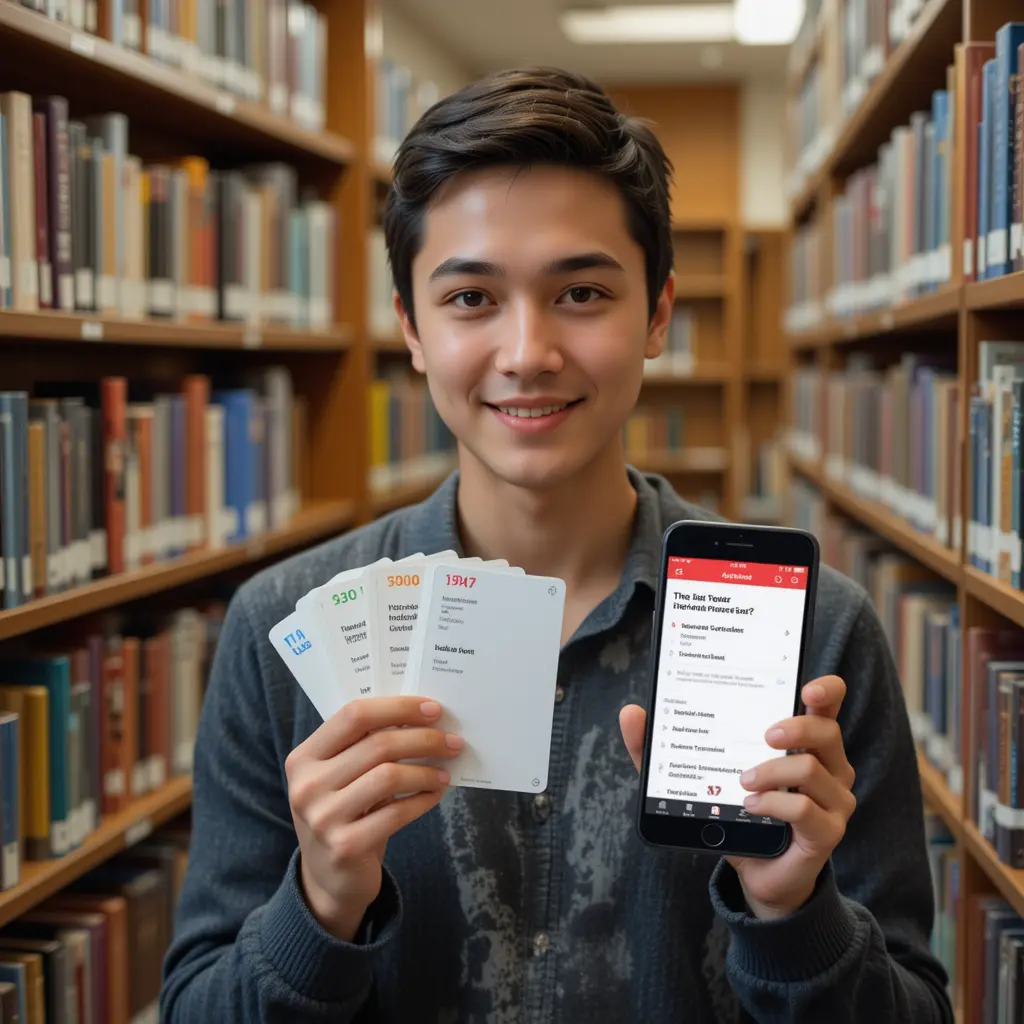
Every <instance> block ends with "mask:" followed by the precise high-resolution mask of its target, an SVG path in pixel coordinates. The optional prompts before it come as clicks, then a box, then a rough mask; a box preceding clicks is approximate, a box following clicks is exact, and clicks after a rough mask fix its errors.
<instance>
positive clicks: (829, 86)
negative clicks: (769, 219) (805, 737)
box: [784, 0, 1024, 1020]
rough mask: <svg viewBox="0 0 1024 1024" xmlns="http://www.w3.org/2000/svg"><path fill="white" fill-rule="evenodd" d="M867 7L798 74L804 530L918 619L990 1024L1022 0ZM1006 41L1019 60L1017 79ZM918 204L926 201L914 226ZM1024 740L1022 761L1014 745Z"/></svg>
mask: <svg viewBox="0 0 1024 1024" xmlns="http://www.w3.org/2000/svg"><path fill="white" fill-rule="evenodd" d="M858 8H859V10H858V11H857V12H855V13H854V14H853V19H854V21H855V22H856V24H855V25H854V24H853V23H852V22H850V21H844V4H842V3H840V2H833V0H822V2H820V3H817V4H811V5H809V15H808V18H807V20H806V22H805V24H804V26H803V28H802V30H801V33H800V37H799V39H798V41H797V43H796V45H795V46H794V47H793V50H792V53H791V60H790V69H789V77H788V83H789V84H788V103H789V114H790V122H789V123H790V156H789V164H790V166H791V168H792V170H791V173H790V177H789V183H788V185H789V188H788V191H789V201H790V225H789V230H788V236H787V240H786V255H785V262H786V268H787V283H786V300H785V301H786V309H785V313H784V333H785V336H786V343H787V348H788V350H789V353H790V357H791V364H790V367H791V369H790V378H789V396H788V400H789V426H788V430H789V433H788V444H787V449H788V450H787V461H788V466H789V472H790V491H789V493H788V495H787V502H786V518H787V520H788V521H791V522H795V523H798V524H799V525H802V526H804V527H808V528H812V529H814V530H815V531H816V532H818V534H819V537H821V538H822V541H823V556H825V555H829V556H832V558H833V564H836V566H837V568H840V569H841V570H843V571H847V572H849V573H850V574H851V575H854V576H855V577H856V578H859V579H860V580H861V582H864V583H865V585H866V586H868V589H869V592H870V593H871V594H872V597H876V598H881V599H882V603H883V604H885V602H891V607H897V608H899V609H900V611H899V613H898V614H899V615H902V616H907V615H909V616H910V619H909V620H908V619H907V618H904V619H903V620H902V625H900V624H897V625H895V626H894V625H893V622H894V620H893V619H892V618H891V616H890V617H889V618H888V619H887V618H886V617H885V616H886V615H889V612H886V611H885V610H884V609H883V610H882V611H880V614H882V616H883V624H885V625H886V626H887V628H889V629H890V639H891V640H892V641H893V645H894V654H895V656H896V658H897V664H898V665H899V666H900V670H901V676H902V677H903V678H902V682H903V685H904V689H905V691H906V693H907V702H908V709H909V710H910V713H911V718H912V724H914V726H915V739H916V740H917V742H918V762H919V769H920V777H921V782H922V789H923V793H924V799H925V803H926V805H927V807H928V809H929V810H930V811H931V812H933V813H934V814H935V815H937V817H938V818H939V819H940V820H941V821H942V823H943V824H944V826H945V828H946V830H948V836H946V837H944V838H943V839H942V840H940V841H939V843H936V842H935V840H934V837H933V836H931V835H930V837H929V842H930V853H931V854H932V857H933V860H932V869H933V871H935V870H936V864H937V863H939V861H940V860H941V859H942V856H943V855H942V854H941V852H938V851H939V850H940V848H941V844H944V843H946V842H947V841H948V840H950V839H951V840H952V843H953V847H952V850H953V852H952V855H951V860H950V861H949V863H952V864H954V865H955V868H950V867H949V866H948V864H947V866H946V867H943V868H941V869H940V870H941V871H943V872H946V874H944V875H941V876H940V877H939V879H938V881H937V883H936V884H937V890H938V891H937V928H949V927H952V928H953V930H954V931H955V935H956V939H955V942H954V943H953V947H954V949H953V952H952V953H950V951H949V949H948V948H947V949H946V950H945V953H946V954H948V955H949V956H950V962H948V963H947V967H948V969H949V970H950V975H951V979H952V986H953V993H954V996H955V1001H956V1004H957V1006H958V1008H959V1015H960V1019H962V1020H968V1019H969V1020H974V1019H979V1020H980V1019H981V1017H980V1016H977V1013H978V1012H979V1011H978V1007H979V1006H980V1005H981V1002H980V1001H981V1000H982V999H983V998H989V999H991V998H993V994H992V992H991V991H988V990H987V989H986V975H985V971H986V970H987V969H988V968H987V967H986V966H984V965H983V961H981V960H979V958H978V955H976V953H977V950H978V949H979V947H980V946H982V945H984V936H983V934H982V932H981V930H980V929H981V927H982V925H981V922H982V921H983V918H981V917H979V914H981V913H984V911H983V910H981V909H979V907H980V903H979V901H980V900H981V899H984V898H988V897H997V896H998V897H1001V898H1002V899H1004V900H1005V901H1006V902H1007V903H1008V904H1009V905H1010V907H1011V908H1012V909H1013V910H1014V911H1015V912H1016V913H1017V914H1018V915H1021V916H1022V917H1024V863H1020V864H1019V866H1014V861H1013V854H1012V852H1008V851H1007V850H1006V848H1005V846H1004V850H1003V853H1004V856H1003V857H1001V856H1000V855H999V852H998V850H997V843H998V841H999V839H1000V830H1003V833H1002V840H1003V841H1004V842H1005V841H1006V836H1007V835H1010V836H1012V835H1014V834H1015V829H1016V827H1017V825H1018V822H1017V820H1016V817H1015V815H1014V813H1013V808H1015V807H1017V806H1018V802H1017V796H1016V791H1017V782H1016V779H1015V778H1014V780H1013V784H1012V790H1011V788H1009V787H1008V788H1004V776H1005V778H1006V780H1007V781H1009V778H1010V776H1011V775H1012V769H1010V768H1009V767H1008V761H1009V755H1008V754H1007V753H1006V752H1005V751H1006V749H1007V748H1002V752H1000V751H998V750H995V749H994V748H996V747H998V746H999V744H1000V743H1001V742H1002V740H999V741H996V742H992V741H991V733H989V732H988V731H987V727H988V724H989V723H990V722H991V721H993V720H994V717H993V716H995V715H996V713H997V709H998V710H999V712H1000V713H1001V714H1005V715H1009V716H1012V713H1013V708H1014V707H1015V705H1009V706H1007V705H1005V704H998V703H996V702H998V701H999V700H1002V699H1003V698H1002V697H999V696H997V693H996V690H995V689H993V687H995V686H996V683H995V682H994V681H993V680H996V679H998V680H999V681H1003V680H1005V679H1007V678H1008V677H1006V676H1003V675H998V676H997V675H993V674H992V673H993V672H997V673H998V671H999V670H998V669H997V670H989V668H988V665H989V664H990V662H991V663H993V664H995V663H997V662H998V661H999V660H1000V658H1001V657H1003V656H1005V658H1006V659H1009V661H1010V662H1011V663H1015V660H1016V657H1017V653H1016V651H1015V649H1014V645H1015V644H1016V642H1017V640H1018V639H1020V638H1021V637H1024V589H1022V588H1021V584H1020V581H1019V573H1018V572H1017V571H1016V570H1017V569H1018V565H1017V556H1016V555H1014V554H1013V551H1014V549H1015V548H1018V547H1019V536H1020V534H1019V528H1018V526H1017V525H1016V524H1017V512H1016V508H1017V505H1018V494H1017V490H1016V487H1017V475H1015V474H1017V473H1018V470H1019V456H1018V454H1017V451H1016V449H1015V447H1014V445H1015V444H1016V439H1017V438H1018V437H1019V435H1018V434H1017V433H1014V432H1013V431H1016V430H1017V426H1016V424H1017V423H1018V416H1019V411H1020V410H1019V406H1018V396H1016V395H1015V394H1014V392H1013V386H1012V380H1013V379H1015V378H1016V377H1017V376H1019V373H1018V372H1016V370H1014V369H1013V368H1012V367H1011V368H1010V369H1008V370H1006V371H1003V370H1001V369H999V364H1000V361H1001V360H1002V359H1004V358H1005V360H1009V361H1011V362H1013V360H1014V356H1013V355H1012V354H1010V355H1006V356H1005V357H1001V356H999V355H996V354H993V353H995V352H997V350H998V348H997V346H998V344H999V343H1013V342H1017V341H1019V340H1020V339H1022V338H1024V317H1022V313H1024V272H1022V268H1020V267H1018V266H1016V265H1015V260H1014V256H1015V255H1016V253H1017V251H1018V250H1019V242H1020V239H1021V237H1024V236H1022V235H1021V228H1020V227H1019V223H1020V216H1021V215H1020V211H1019V209H1018V207H1019V202H1017V203H1016V205H1015V199H1016V197H1018V196H1019V195H1020V189H1021V185H1022V183H1024V174H1022V171H1024V163H1022V153H1021V144H1022V141H1024V135H1022V134H1021V125H1024V121H1022V120H1021V113H1022V112H1024V107H1022V106H1021V100H1022V97H1024V91H1021V90H1020V88H1019V85H1018V84H1017V82H1018V81H1019V76H1020V74H1021V73H1022V72H1024V68H1022V67H1020V66H1019V64H1018V57H1019V56H1020V54H1019V53H1018V50H1017V46H1018V43H1019V42H1020V41H1022V39H1021V38H1020V37H1018V36H1017V35H1016V34H1015V33H1016V32H1017V31H1019V29H1016V30H1013V32H1011V31H1010V30H1004V29H1003V26H1004V25H1007V24H1008V23H1011V22H1013V21H1014V19H1015V18H1019V17H1020V14H1019V8H1017V7H1016V5H1014V4H1011V3H1008V2H1001V0H925V2H923V3H917V2H915V3H905V2H901V0H889V3H888V7H887V10H886V6H885V5H882V4H874V3H872V2H871V0H868V2H867V3H864V4H860V5H858ZM858 19H859V20H858ZM847 28H852V31H853V36H850V37H845V36H844V33H845V31H846V30H847ZM997 39H1005V40H1006V41H1007V42H1009V45H1007V46H1005V48H1004V49H1005V54H1006V56H1004V58H1003V61H1004V65H1000V58H999V56H998V52H997V47H998V46H999V45H1000V44H999V43H998V42H997ZM1011 39H1012V42H1011ZM987 62H992V66H991V67H990V68H989V70H988V72H986V70H985V64H986V63H987ZM1002 66H1005V67H1007V68H1008V69H1009V70H1008V74H1007V76H1006V77H1005V79H1004V80H1000V79H999V77H998V76H999V74H1000V69H1001V67H1002ZM986 73H988V74H989V75H990V76H991V77H990V78H989V79H988V82H989V85H988V86H987V87H986V86H985V81H986V78H985V76H986ZM989 90H990V91H989ZM1004 92H1005V93H1006V95H1007V96H1008V102H1007V103H1005V104H1004V105H1003V106H1000V104H1001V103H1002V100H1001V99H1000V97H1001V96H1003V94H1004ZM1004 114H1005V119H1006V124H1005V125H1004V126H1003V129H998V127H997V126H999V125H1001V124H1003V120H1004ZM979 122H980V124H979ZM997 130H998V131H1002V132H1003V134H1001V135H1000V141H998V142H997V141H995V139H996V135H995V133H996V132H997ZM986 132H991V133H992V134H991V135H987V134H986ZM986 138H989V139H990V140H991V145H992V147H993V150H992V152H996V147H997V146H1001V145H1003V144H1004V143H1005V144H1006V146H1007V151H1006V160H1005V165H1006V166H1005V167H1003V166H1002V164H1003V161H1002V160H995V158H994V157H993V158H992V162H991V164H989V163H986V164H982V162H981V158H980V156H979V151H978V147H979V146H983V145H986V144H987V143H985V141H984V140H985V139H986ZM969 140H970V141H969ZM974 140H981V141H979V142H977V143H975V141H974ZM915 159H916V161H917V162H916V163H914V168H913V170H911V169H910V166H911V163H913V162H914V161H915ZM985 160H986V161H988V160H989V156H986V157H985ZM919 175H925V176H926V179H925V178H921V177H919ZM1000 183H1001V184H1000ZM997 188H1001V189H1003V190H1005V191H1004V192H999V193H997V192H996V191H995V189H997ZM913 196H917V197H921V196H924V197H925V199H924V200H923V201H922V203H921V206H920V208H918V209H916V210H915V209H914V206H913V204H909V205H908V199H909V198H910V197H913ZM1004 196H1005V199H1006V201H1005V203H1004V202H1003V198H1004ZM1004 210H1005V216H1004V213H1003V211H1004ZM979 218H984V219H982V220H980V221H979ZM1004 225H1005V228H1006V231H1005V240H1006V254H1002V250H1001V248H1000V246H1001V245H1002V243H1003V235H1002V234H1001V233H1000V232H1001V231H1002V229H1003V227H1004ZM1007 254H1008V255H1007ZM1003 255H1007V258H1006V259H1003ZM993 367H995V368H996V369H993ZM1004 372H1005V374H1006V377H1005V378H1004V377H1001V376H999V374H1001V373H1004ZM993 374H995V375H996V377H997V378H998V379H997V380H995V381H994V379H993ZM1004 379H1005V381H1006V383H1000V381H1003V380H1004ZM1004 394H1006V395H1009V398H1007V399H1006V400H1005V401H1004V398H1003V395H1004ZM986 417H988V418H987V419H986ZM1011 421H1012V423H1013V424H1014V426H1013V428H1012V430H1010V425H1011ZM1004 430H1005V432H1004ZM989 445H991V446H993V447H991V448H989V447H986V446H989ZM997 474H1001V476H1000V480H999V482H996V480H995V477H996V475H997ZM1004 481H1005V482H1004ZM990 502H991V511H989V504H988V503H990ZM1004 508H1005V512H1004ZM1011 509H1013V511H1012V513H1011ZM1004 547H1005V549H1006V553H1005V558H1003V559H1002V562H1000V558H1001V557H1002V556H1003V548H1004ZM880 565H881V566H883V569H878V568H877V567H878V566H880ZM894 566H896V567H897V568H896V569H895V570H893V567H894ZM890 571H894V573H895V575H889V576H885V573H886V572H890ZM900 573H903V574H904V575H903V576H902V577H901V576H900ZM882 577H884V578H885V580H886V581H887V582H885V583H884V584H883V583H879V582H878V581H879V579H880V578H882ZM884 587H888V588H889V589H887V590H885V589H879V588H884ZM873 588H875V589H873ZM922 595H924V596H922ZM920 602H923V604H924V606H925V607H926V611H925V612H924V613H923V618H921V617H915V616H919V615H920V609H921V604H920ZM915 608H916V610H914V609H915ZM908 609H910V611H908ZM908 621H910V622H911V623H912V624H913V625H912V626H907V625H906V623H907V622H908ZM922 622H923V623H924V626H925V629H926V630H930V631H932V632H928V633H927V635H928V636H929V637H931V638H932V639H933V641H934V642H935V643H938V644H940V645H944V646H941V648H936V649H941V650H942V651H943V652H944V658H945V661H944V663H943V664H942V666H941V667H940V668H935V667H934V665H933V668H932V669H931V671H932V673H933V680H932V681H933V683H934V679H938V680H939V681H938V683H937V684H936V685H937V686H938V687H939V688H940V689H941V690H942V691H943V696H942V697H936V692H935V690H934V689H933V690H931V691H929V690H928V683H927V681H925V678H924V670H923V664H922V663H920V662H919V661H918V660H915V658H914V657H912V656H908V654H907V651H908V647H907V644H908V642H910V641H908V636H909V633H908V632H907V631H908V630H909V629H911V628H913V629H916V628H917V626H918V625H919V624H921V623H922ZM993 637H997V638H998V640H997V643H996V646H995V647H993V646H990V643H991V639H992V638H993ZM936 638H937V639H936ZM999 645H1003V646H999ZM972 650H973V652H974V653H973V654H972ZM979 652H980V653H979ZM922 685H923V687H924V688H923V689H922ZM990 689H992V692H993V697H992V698H991V699H990V698H989V697H988V695H987V694H988V691H989V690H990ZM1001 692H1003V693H1007V694H1011V695H1010V696H1009V697H1008V698H1007V699H1009V700H1013V699H1014V698H1013V696H1012V693H1011V691H1010V690H1003V691H1001ZM1008 720H1009V719H1008V718H1007V721H1008ZM1007 728H1009V726H1007ZM1011 731H1012V737H1013V738H1012V739H1010V738H1009V737H1010V734H1009V733H1008V734H1007V739H1006V742H1007V743H1011V742H1012V743H1014V744H1016V742H1017V739H1016V735H1017V734H1016V729H1015V727H1014V728H1013V729H1012V730H1011ZM987 772H992V773H993V774H994V775H995V776H996V778H995V779H994V780H993V781H992V782H986V778H987V774H986V773H987ZM979 794H981V795H979ZM990 798H991V800H992V804H991V805H990V806H995V808H996V809H995V811H994V817H995V821H996V822H998V823H999V824H997V825H993V824H992V818H993V812H992V811H991V809H990V808H989V809H986V808H985V801H986V800H988V799H990ZM1010 842H1011V844H1012V840H1010ZM950 870H954V871H955V877H956V881H955V882H953V883H950V881H949V877H950V876H949V874H948V872H949V871H950ZM956 887H958V888H956ZM954 889H955V896H952V895H951V893H952V892H953V891H954ZM938 941H939V946H940V948H941V947H942V944H943V942H944V940H943V939H941V938H940V939H939V940H938ZM986 1019H987V1018H986ZM992 1019H995V1018H992ZM1006 1019H1010V1018H1006Z"/></svg>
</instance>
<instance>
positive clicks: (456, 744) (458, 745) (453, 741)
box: [444, 732, 466, 750]
mask: <svg viewBox="0 0 1024 1024" xmlns="http://www.w3.org/2000/svg"><path fill="white" fill-rule="evenodd" d="M444 741H445V743H447V744H448V746H449V747H451V749H452V750H461V749H462V747H463V745H464V744H465V742H466V741H465V740H464V739H463V738H462V737H461V736H456V735H455V733H453V732H450V733H448V735H447V736H445V738H444Z"/></svg>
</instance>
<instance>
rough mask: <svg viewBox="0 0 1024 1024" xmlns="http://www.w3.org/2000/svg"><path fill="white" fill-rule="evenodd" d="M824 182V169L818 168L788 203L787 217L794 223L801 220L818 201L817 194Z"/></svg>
mask: <svg viewBox="0 0 1024 1024" xmlns="http://www.w3.org/2000/svg"><path fill="white" fill-rule="evenodd" d="M824 180H825V168H824V166H822V167H819V168H818V170H816V171H815V172H814V173H813V174H811V175H809V176H808V177H807V179H806V180H805V181H804V183H803V185H801V186H800V190H799V191H798V192H797V193H796V194H795V195H794V196H793V197H792V198H791V199H790V201H789V215H790V217H791V219H792V220H793V221H794V222H799V221H801V220H803V218H804V217H805V215H806V214H807V213H808V212H809V211H810V210H811V209H813V207H814V205H815V204H816V203H817V201H818V193H819V192H820V191H821V186H822V184H823V183H824Z"/></svg>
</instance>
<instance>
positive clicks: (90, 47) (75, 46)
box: [71, 32, 96, 57]
mask: <svg viewBox="0 0 1024 1024" xmlns="http://www.w3.org/2000/svg"><path fill="white" fill-rule="evenodd" d="M71 52H72V53H80V54H81V55H82V56H83V57H95V56H96V40H95V39H94V38H93V37H92V36H89V35H85V34H84V33H82V32H72V33H71Z"/></svg>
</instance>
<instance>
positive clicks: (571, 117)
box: [383, 67, 673, 326]
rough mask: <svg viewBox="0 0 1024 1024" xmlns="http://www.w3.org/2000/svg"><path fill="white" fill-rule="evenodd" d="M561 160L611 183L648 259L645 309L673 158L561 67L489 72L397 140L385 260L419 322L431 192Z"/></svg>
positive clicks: (651, 295) (666, 252) (658, 268)
mask: <svg viewBox="0 0 1024 1024" xmlns="http://www.w3.org/2000/svg"><path fill="white" fill-rule="evenodd" d="M536 164H558V165H563V166H568V167H574V168H578V169H581V170H587V171H593V172H594V173H595V174H598V175H601V176H602V177H604V178H605V179H607V180H609V181H611V182H612V183H613V184H615V185H616V186H617V187H618V189H619V192H620V194H621V195H622V198H623V200H624V202H625V205H626V215H627V223H628V227H629V231H630V233H631V235H632V237H633V238H634V239H635V240H636V241H637V243H638V244H639V245H640V246H641V247H642V248H643V250H644V256H645V260H646V273H647V298H648V306H649V315H653V313H654V309H655V306H656V305H657V301H658V296H659V295H660V294H661V290H662V288H664V286H665V282H666V280H667V279H668V275H669V274H670V273H671V271H672V258H673V254H672V217H671V212H670V210H669V189H670V187H671V178H672V164H671V161H670V160H669V159H668V157H667V156H666V155H665V151H664V150H663V149H662V146H661V143H660V142H659V141H658V139H657V137H656V136H655V134H654V132H653V131H652V130H651V128H650V127H649V126H648V124H647V123H646V122H644V121H643V120H641V119H639V118H636V117H628V116H626V115H625V114H623V113H622V112H620V111H619V110H617V109H616V107H615V106H614V104H613V103H612V102H611V100H610V99H609V98H608V96H607V94H606V93H605V92H604V90H603V89H601V88H600V86H598V85H597V84H596V83H594V82H593V81H591V80H590V79H589V78H587V77H585V76H583V75H579V74H574V73H573V72H570V71H564V70H561V69H559V68H545V67H533V68H517V69H511V70H507V71H499V72H496V73H494V74H491V75H488V76H487V77H485V78H482V79H480V80H478V81H476V82H473V83H471V84H470V85H467V86H465V87H464V88H462V89H460V90H459V91H458V92H455V93H452V94H451V95H450V96H447V97H445V98H444V99H442V100H440V101H438V102H437V103H435V104H434V105H433V106H432V107H430V108H429V109H428V110H427V111H426V112H424V114H423V115H422V116H421V117H420V118H419V120H418V121H417V122H416V124H415V125H414V126H413V127H412V129H411V130H410V131H409V133H408V135H406V137H405V139H404V140H403V141H402V143H401V145H400V146H399V148H398V152H397V154H396V156H395V160H394V166H393V168H392V184H391V188H390V189H389V191H388V197H387V202H386V204H385V208H384V215H383V226H384V239H385V244H386V246H387V252H388V261H389V263H390V265H391V273H392V276H393V278H394V284H395V288H396V290H397V291H398V294H399V297H400V298H401V300H402V304H403V306H404V307H405V310H406V312H407V313H408V314H409V318H410V321H411V322H412V323H413V326H415V319H414V316H413V307H412V261H413V258H414V257H415V255H416V253H417V252H418V251H419V247H420V245H421V244H422V231H423V215H424V211H425V208H426V206H427V204H428V203H429V202H430V199H431V197H432V196H433V194H434V192H435V191H436V190H437V189H438V188H439V187H440V186H441V185H442V184H444V183H445V182H447V181H449V180H450V179H451V178H452V177H453V176H454V175H456V174H458V173H459V172H460V171H467V170H475V169H480V168H485V167H496V166H508V167H528V166H530V165H536Z"/></svg>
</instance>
